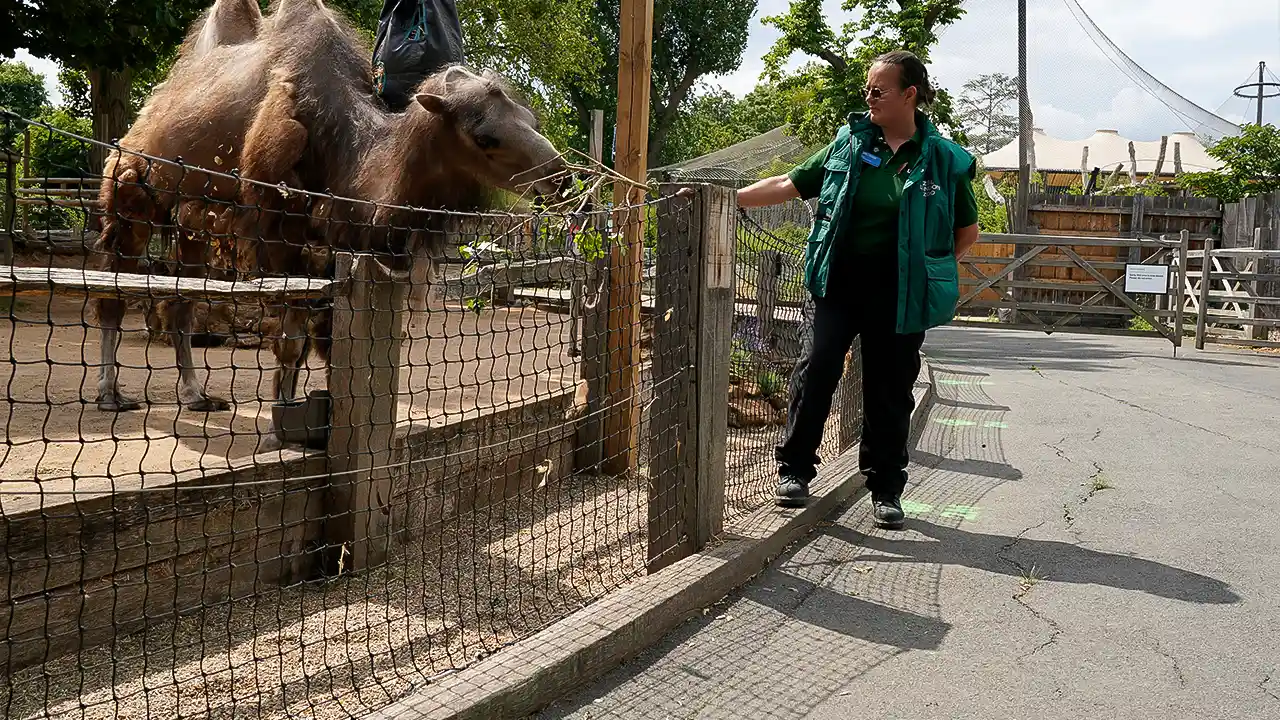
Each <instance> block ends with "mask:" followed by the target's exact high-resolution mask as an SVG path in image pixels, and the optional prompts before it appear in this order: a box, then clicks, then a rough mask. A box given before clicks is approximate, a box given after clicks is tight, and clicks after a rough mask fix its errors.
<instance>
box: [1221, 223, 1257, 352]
mask: <svg viewBox="0 0 1280 720" xmlns="http://www.w3.org/2000/svg"><path fill="white" fill-rule="evenodd" d="M1250 247H1252V248H1253V249H1254V250H1261V249H1262V227H1261V226H1258V227H1255V228H1254V229H1253V242H1252V243H1251V245H1250ZM1265 265H1266V261H1265V259H1263V258H1259V257H1251V258H1247V259H1246V260H1245V261H1244V271H1246V272H1247V271H1248V269H1249V268H1250V267H1252V268H1253V272H1254V274H1255V275H1257V274H1258V273H1261V272H1265V270H1264V269H1263V268H1264V266H1265ZM1231 270H1232V271H1233V272H1241V271H1242V270H1241V268H1240V262H1239V261H1238V260H1234V259H1233V260H1232V261H1231ZM1240 285H1241V286H1242V287H1248V288H1249V291H1248V293H1247V294H1248V295H1250V296H1252V297H1251V298H1250V299H1256V298H1257V297H1258V292H1259V289H1260V288H1259V287H1258V280H1257V279H1256V278H1255V279H1254V280H1252V281H1245V282H1242V283H1240ZM1227 287H1231V284H1228V285H1227ZM1233 294H1234V293H1233ZM1236 307H1239V306H1238V305H1237V306H1236ZM1259 309H1260V308H1259V305H1258V303H1256V302H1251V303H1249V319H1250V320H1256V319H1258V317H1259V316H1260V315H1261V313H1259V312H1258V310H1259ZM1243 329H1244V337H1245V338H1246V339H1248V340H1265V339H1266V338H1267V328H1266V326H1262V325H1245V326H1244V328H1243Z"/></svg>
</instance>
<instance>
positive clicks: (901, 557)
mask: <svg viewBox="0 0 1280 720" xmlns="http://www.w3.org/2000/svg"><path fill="white" fill-rule="evenodd" d="M907 528H908V529H909V530H913V531H915V532H918V533H920V534H921V535H924V536H925V537H927V538H931V540H907V539H904V538H892V539H890V538H885V537H878V536H875V535H868V534H865V533H861V532H858V531H857V530H854V529H852V528H849V527H846V526H843V525H836V526H833V527H831V528H828V529H827V530H826V532H827V533H828V534H831V535H834V536H836V537H838V538H840V539H841V540H843V541H845V542H847V543H850V544H851V545H856V546H859V547H862V548H865V549H867V550H875V551H880V552H883V553H890V554H891V555H887V556H886V555H883V554H880V552H877V553H874V554H866V555H861V556H858V557H855V558H854V559H855V560H865V561H869V562H878V563H895V562H903V563H937V564H940V565H959V566H964V567H970V568H975V569H978V570H985V571H987V572H992V573H1000V574H1004V575H1019V571H1018V569H1017V567H1016V565H1015V564H1013V563H1012V562H1005V561H1002V560H1001V558H1002V557H1003V558H1009V560H1012V558H1011V557H1010V556H1012V555H1014V554H1015V553H1016V556H1017V557H1018V558H1021V559H1024V560H1025V562H1020V563H1017V564H1021V565H1024V566H1027V567H1030V566H1032V565H1034V566H1035V567H1036V568H1038V570H1039V571H1040V572H1043V573H1044V578H1043V579H1044V580H1046V581H1049V582H1065V583H1079V584H1092V585H1106V586H1108V587H1113V588H1118V589H1121V590H1134V591H1138V592H1144V593H1148V594H1151V595H1158V596H1160V597H1164V598H1169V599H1171V600H1180V601H1182V602H1190V603H1200V604H1205V605H1225V604H1233V603H1237V602H1240V596H1239V595H1237V594H1235V593H1234V592H1232V591H1231V590H1230V589H1229V587H1228V586H1227V584H1226V583H1224V582H1222V581H1221V580H1216V579H1214V578H1211V577H1208V576H1205V575H1200V574H1199V573H1194V572H1191V571H1189V570H1182V569H1180V568H1175V567H1171V566H1169V565H1164V564H1161V563H1158V562H1155V561H1153V560H1144V559H1143V558H1138V557H1132V556H1129V555H1117V554H1114V553H1106V552H1099V551H1097V550H1089V549H1088V548H1083V547H1080V546H1078V545H1072V544H1070V543H1064V542H1058V541H1053V540H1030V539H1027V538H1015V537H1010V536H1007V535H987V534H983V533H975V532H968V531H966V530H961V529H959V528H951V527H945V526H943V525H936V524H934V523H930V522H927V521H923V520H919V519H913V520H911V521H909V522H908V524H907Z"/></svg>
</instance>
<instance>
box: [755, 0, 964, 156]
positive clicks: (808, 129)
mask: <svg viewBox="0 0 1280 720" xmlns="http://www.w3.org/2000/svg"><path fill="white" fill-rule="evenodd" d="M961 5H962V0H844V1H843V4H842V8H843V9H844V10H845V11H848V12H852V13H855V18H856V19H854V20H853V21H851V22H848V23H846V24H845V25H844V26H843V27H842V28H841V29H840V31H839V32H836V31H835V30H834V29H833V28H832V27H831V26H830V25H829V24H828V23H827V21H826V19H825V18H824V17H823V12H822V6H823V2H822V0H792V2H791V6H790V8H789V9H788V11H787V13H785V14H783V15H773V16H769V17H766V18H764V23H765V24H767V25H772V26H774V27H776V28H778V30H780V31H781V33H782V37H780V38H779V39H778V41H777V42H776V43H774V46H773V47H772V48H771V49H770V51H769V53H768V54H767V55H765V73H766V76H767V77H768V78H769V79H771V80H773V81H774V82H778V83H785V84H789V85H790V86H791V87H793V88H794V87H798V86H803V87H805V88H807V89H808V90H809V91H810V92H812V96H813V100H812V102H810V103H808V104H806V105H805V106H804V107H802V108H798V109H796V110H795V111H794V112H793V113H792V116H791V117H790V118H789V121H790V124H791V126H792V128H793V129H794V130H795V132H796V134H797V135H798V136H799V137H800V138H801V139H802V140H803V141H804V142H805V143H806V144H810V145H819V144H821V143H825V142H826V141H829V140H830V138H831V136H832V135H834V134H835V131H836V129H837V128H838V127H839V126H840V124H841V123H843V122H844V120H845V118H846V117H847V116H848V114H849V113H851V112H861V111H865V110H866V102H865V100H864V98H863V91H862V89H863V87H864V86H865V84H866V77H867V71H868V69H869V68H870V65H871V61H872V60H873V59H874V58H875V57H876V56H877V55H880V54H881V53H884V52H888V51H890V50H895V49H906V50H910V51H912V52H914V53H915V54H916V55H918V56H920V59H921V60H923V61H925V62H926V63H927V62H928V60H929V48H930V47H932V46H933V45H935V44H937V42H938V32H939V31H940V30H941V29H942V28H944V27H946V26H947V25H950V24H951V23H954V22H955V21H957V20H959V19H960V18H961V17H962V16H963V15H964V10H963V8H962V7H961ZM797 52H802V53H805V54H808V55H812V56H814V57H817V58H820V59H821V61H822V62H820V63H810V64H808V65H806V66H804V67H802V68H801V69H800V70H799V71H797V72H795V73H791V74H787V73H786V72H785V71H784V67H785V65H786V63H787V61H788V60H789V59H790V58H791V56H792V55H794V54H795V53H797ZM929 113H930V115H931V116H932V118H933V120H934V122H935V123H936V124H938V125H939V126H940V129H944V131H945V130H946V129H947V128H950V130H951V132H952V136H953V137H955V138H956V139H957V140H963V137H964V135H963V132H962V131H961V130H960V129H959V128H958V126H957V123H956V121H955V119H954V118H953V113H952V107H951V98H950V96H949V95H948V94H947V93H946V91H944V90H939V92H938V98H937V101H936V102H935V103H934V105H933V107H932V108H931V109H930V110H929Z"/></svg>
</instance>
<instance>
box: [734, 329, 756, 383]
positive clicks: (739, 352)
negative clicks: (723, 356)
mask: <svg viewBox="0 0 1280 720" xmlns="http://www.w3.org/2000/svg"><path fill="white" fill-rule="evenodd" d="M751 365H752V361H751V351H749V350H747V347H746V345H745V344H744V343H743V342H742V341H741V340H739V339H737V338H734V339H733V340H732V341H731V342H730V346H729V376H730V377H733V378H738V379H742V378H745V377H749V376H750V373H751Z"/></svg>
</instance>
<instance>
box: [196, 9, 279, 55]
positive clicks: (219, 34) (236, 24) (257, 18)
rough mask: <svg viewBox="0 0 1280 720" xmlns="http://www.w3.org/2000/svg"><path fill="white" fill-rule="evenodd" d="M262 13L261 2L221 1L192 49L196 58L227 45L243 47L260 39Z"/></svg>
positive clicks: (207, 16) (207, 15) (209, 13)
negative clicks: (259, 4)
mask: <svg viewBox="0 0 1280 720" xmlns="http://www.w3.org/2000/svg"><path fill="white" fill-rule="evenodd" d="M261 29H262V11H261V10H260V9H259V8H258V3H257V0H217V2H215V3H214V4H213V6H212V7H210V8H209V10H208V11H207V14H206V16H205V19H204V22H203V24H202V25H201V27H200V32H199V34H198V35H197V36H196V39H195V42H194V44H193V45H192V48H191V54H192V55H195V56H199V55H203V54H204V53H207V52H209V51H210V50H213V49H214V48H216V47H221V46H224V45H242V44H244V43H247V42H252V41H254V40H256V39H257V38H258V31H259V30H261Z"/></svg>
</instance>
